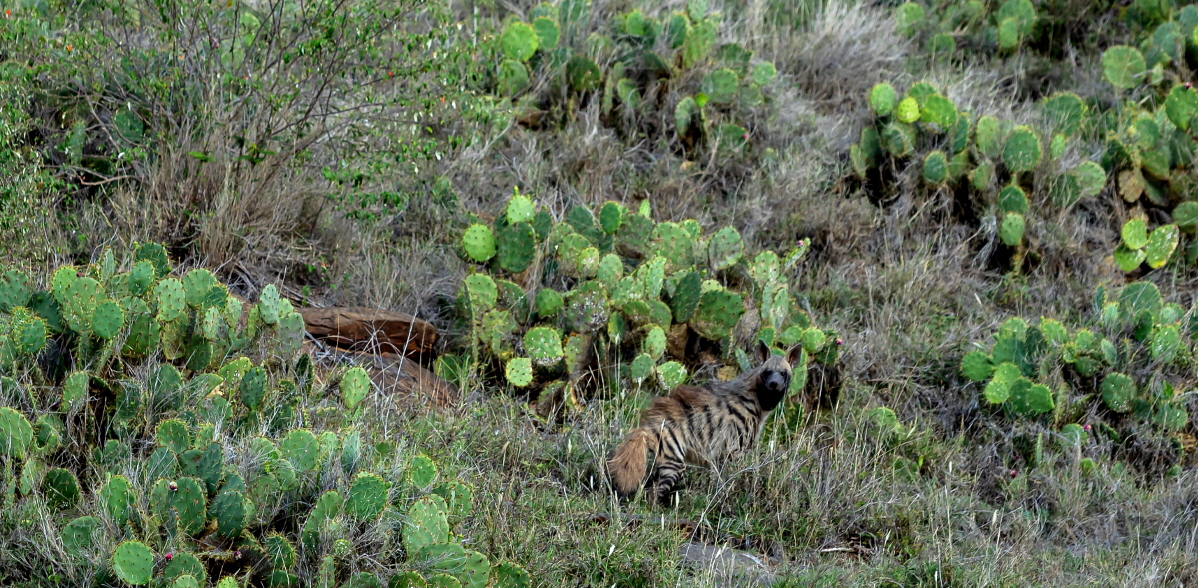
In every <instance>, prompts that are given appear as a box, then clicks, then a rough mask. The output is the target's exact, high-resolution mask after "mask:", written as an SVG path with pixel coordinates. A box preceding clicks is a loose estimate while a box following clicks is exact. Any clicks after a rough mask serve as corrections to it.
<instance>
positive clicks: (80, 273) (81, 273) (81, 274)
mask: <svg viewBox="0 0 1198 588" xmlns="http://www.w3.org/2000/svg"><path fill="white" fill-rule="evenodd" d="M75 277H76V278H82V277H83V272H75Z"/></svg>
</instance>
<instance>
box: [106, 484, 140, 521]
mask: <svg viewBox="0 0 1198 588" xmlns="http://www.w3.org/2000/svg"><path fill="white" fill-rule="evenodd" d="M100 500H101V501H102V502H103V504H104V510H105V512H107V513H108V516H109V517H110V518H112V520H113V522H115V523H116V524H117V526H124V524H125V522H126V521H128V520H129V509H130V508H133V507H134V505H135V504H136V501H137V497H136V496H134V494H133V486H132V485H130V484H129V480H128V478H126V477H125V476H119V475H118V476H113V477H112V478H110V479H109V480H108V482H107V483H106V484H104V486H102V487H101V488H100Z"/></svg>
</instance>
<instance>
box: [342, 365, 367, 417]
mask: <svg viewBox="0 0 1198 588" xmlns="http://www.w3.org/2000/svg"><path fill="white" fill-rule="evenodd" d="M369 392H370V376H369V375H367V373H366V370H364V369H362V368H360V367H354V368H350V369H349V371H347V372H345V375H344V376H342V377H341V400H342V402H344V403H345V408H348V409H350V410H353V409H354V408H356V407H357V406H358V404H360V403H361V402H362V400H364V399H365V398H366V395H367V394H368V393H369Z"/></svg>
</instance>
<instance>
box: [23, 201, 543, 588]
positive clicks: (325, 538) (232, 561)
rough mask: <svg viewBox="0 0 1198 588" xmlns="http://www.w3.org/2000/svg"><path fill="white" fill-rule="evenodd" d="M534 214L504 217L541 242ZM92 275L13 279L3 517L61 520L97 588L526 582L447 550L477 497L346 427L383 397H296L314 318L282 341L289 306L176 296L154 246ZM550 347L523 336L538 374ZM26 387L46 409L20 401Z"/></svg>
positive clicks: (106, 259) (360, 385)
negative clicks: (365, 553)
mask: <svg viewBox="0 0 1198 588" xmlns="http://www.w3.org/2000/svg"><path fill="white" fill-rule="evenodd" d="M523 204H524V206H523V208H521V203H520V202H518V201H517V202H516V203H515V204H514V205H513V206H512V207H511V211H510V213H511V214H510V217H511V218H512V220H514V221H516V223H524V224H525V225H531V224H532V223H535V221H536V218H535V217H536V214H534V212H535V211H533V209H532V205H531V202H530V201H526V202H524V203H523ZM530 221H531V222H530ZM501 248H502V247H501ZM530 255H531V254H530ZM98 259H99V261H97V263H96V264H94V265H91V266H87V267H64V268H60V269H58V270H56V271H55V272H53V274H52V275H50V276H47V278H48V279H46V283H45V284H44V285H43V284H42V283H41V281H40V280H39V278H38V277H37V276H34V275H32V274H28V273H25V272H22V271H19V270H15V269H7V268H0V350H3V354H2V355H0V357H3V359H4V361H3V362H0V378H3V384H2V386H3V388H4V390H5V392H6V395H5V397H4V398H3V399H2V400H0V404H9V406H2V405H0V466H3V470H0V471H3V473H0V485H2V486H3V489H4V491H3V493H2V494H3V501H4V507H5V508H19V507H22V506H23V505H21V504H18V503H20V502H24V501H30V502H29V505H28V506H30V507H33V508H39V509H47V510H49V511H50V512H53V513H55V515H56V517H55V519H56V520H58V521H59V524H60V527H59V533H60V534H61V538H62V546H63V547H64V550H65V551H64V552H65V554H66V555H67V556H68V557H71V558H73V562H72V565H75V566H78V567H80V568H81V569H88V568H90V569H91V571H92V573H93V580H94V583H96V584H98V585H116V584H118V583H119V584H122V585H133V586H143V585H154V586H180V587H182V586H195V587H197V588H198V587H201V586H211V585H216V586H238V585H241V584H240V583H242V582H244V583H245V585H253V586H300V585H313V584H315V583H316V582H317V580H319V579H321V578H323V579H326V580H337V581H341V584H340V585H353V586H383V585H395V583H396V582H399V581H400V580H401V579H403V578H407V579H409V580H411V582H415V584H414V585H425V584H426V581H425V579H424V576H428V577H429V580H432V579H433V578H436V577H443V578H444V579H448V580H452V581H453V582H457V583H458V584H460V585H462V586H478V587H482V586H485V585H487V583H488V582H489V581H490V579H491V578H492V577H503V578H505V579H508V580H505V581H511V582H515V584H513V585H520V584H519V582H520V581H521V579H524V580H527V573H526V572H524V571H523V569H522V568H520V567H519V566H518V565H516V564H513V563H508V562H505V563H501V564H497V565H494V566H492V563H491V562H490V561H489V560H488V559H487V557H485V556H483V555H482V554H479V553H477V552H474V551H470V550H467V549H465V548H464V547H463V546H462V544H461V543H460V542H459V538H458V537H457V536H456V535H453V534H451V533H450V531H451V529H452V528H453V525H456V524H459V523H460V522H461V521H462V520H464V519H465V518H466V517H468V516H469V515H470V512H471V508H472V504H471V503H472V501H473V496H474V490H473V487H471V486H470V485H469V484H466V483H464V482H462V481H459V480H456V479H452V478H451V477H448V476H445V475H444V474H441V473H439V472H438V469H437V467H436V464H434V463H433V462H432V460H430V459H429V458H427V457H424V456H422V455H415V456H413V457H412V459H411V460H410V462H409V467H408V468H407V470H406V471H398V472H397V471H395V469H394V468H393V467H391V464H392V463H393V461H394V460H393V457H394V456H393V453H391V452H385V451H384V450H382V449H379V448H380V447H381V446H382V444H375V443H374V442H372V441H371V439H370V438H369V437H370V436H369V435H368V434H366V433H364V432H363V431H361V430H359V429H358V428H357V427H356V426H353V423H354V422H355V420H356V419H358V418H360V414H361V411H360V410H356V409H358V408H359V407H360V406H361V404H362V402H363V400H364V398H365V397H366V395H367V393H368V392H369V390H370V386H371V383H370V378H369V375H368V374H367V372H366V371H365V370H363V369H362V368H356V367H355V368H350V369H348V370H347V371H345V372H344V373H343V374H341V376H340V378H339V379H336V380H334V381H333V382H332V383H331V384H329V385H327V386H326V388H328V389H320V388H319V387H314V386H311V385H310V384H309V385H307V386H301V385H298V384H297V383H296V382H297V380H301V379H302V380H308V381H310V380H311V376H312V374H311V371H312V365H311V361H312V360H311V359H310V358H309V357H308V356H307V355H301V356H300V357H299V359H295V355H296V352H297V351H298V348H299V347H298V344H296V342H298V341H299V339H300V337H302V334H303V322H302V318H301V319H299V325H298V331H297V330H294V329H295V326H294V325H292V326H288V323H289V321H292V320H294V318H298V314H297V313H296V312H295V310H294V308H292V306H291V304H290V302H288V301H287V300H285V299H283V298H282V297H281V296H280V295H279V292H278V290H277V288H275V287H274V286H267V287H265V288H263V291H262V293H261V295H260V296H259V299H258V301H257V302H256V303H254V304H252V305H248V306H249V308H248V309H247V310H246V311H245V312H243V306H242V303H241V302H240V301H239V300H237V299H235V298H233V297H231V296H230V295H229V294H228V291H227V290H226V288H225V286H224V285H222V284H221V283H220V282H219V281H218V280H217V279H216V277H215V276H214V275H213V274H212V273H210V272H208V271H206V270H202V269H193V270H191V271H189V272H186V273H185V274H183V275H182V276H180V277H172V275H173V274H172V268H171V266H170V261H169V258H168V257H167V255H166V252H165V250H164V249H163V248H162V247H161V246H158V245H153V244H146V245H140V246H137V247H136V248H135V249H134V250H133V251H132V252H131V253H130V255H129V256H128V259H121V258H120V256H119V255H117V254H116V253H114V252H113V251H111V250H106V251H104V252H103V253H102V254H101V255H100V256H99V258H98ZM118 260H119V261H118ZM513 287H514V284H512V283H511V282H503V281H501V282H500V284H499V286H498V287H495V286H494V284H492V288H491V290H489V291H483V290H482V289H478V288H476V289H475V290H473V292H474V293H475V295H476V298H475V299H476V301H478V302H485V303H486V304H489V305H490V306H491V307H495V306H497V305H499V304H503V305H504V306H505V308H506V309H512V310H508V312H509V314H512V315H516V314H519V315H520V316H526V315H530V314H531V313H533V312H534V305H533V304H532V303H531V301H526V302H524V303H523V304H522V305H521V302H520V301H518V300H516V299H515V298H513V296H514V294H515V293H514V292H513V291H512V288H513ZM39 288H44V289H39ZM519 294H520V296H523V291H520V293H519ZM517 308H519V309H520V310H515V309H517ZM511 323H512V324H515V319H514V318H512V319H511ZM497 324H498V323H497ZM496 328H497V329H500V330H502V329H501V327H499V326H497V327H496ZM288 329H292V330H288ZM504 332H509V331H504ZM511 332H512V334H513V336H515V333H514V331H511ZM556 334H557V332H556V331H550V330H545V331H538V332H535V333H531V334H530V335H529V337H528V338H529V341H530V347H532V348H535V349H539V350H540V351H539V352H538V355H536V357H537V358H538V361H540V362H546V361H550V360H552V359H553V358H554V356H555V355H556V356H558V358H559V359H558V361H559V363H560V356H563V355H565V354H566V351H565V350H564V349H563V345H562V341H561V340H560V339H554V338H553V336H554V335H556ZM51 336H53V337H55V338H56V339H57V341H58V342H63V341H65V342H66V343H67V345H66V348H67V349H68V353H67V354H66V358H64V359H62V360H61V361H64V362H68V361H69V363H64V365H61V366H53V365H51V364H50V363H49V362H52V361H56V358H47V357H43V355H45V354H43V353H42V352H43V350H44V348H45V346H46V342H47V340H48V339H49V338H50V337H51ZM293 340H294V341H293ZM507 343H508V342H507V341H496V344H497V345H505V344H507ZM538 345H540V346H541V347H537V346H538ZM197 358H199V359H197ZM251 358H254V359H251ZM68 366H69V369H67V368H68ZM16 378H20V379H21V380H22V382H23V383H24V384H25V385H27V386H29V387H30V388H31V389H32V387H34V386H36V387H37V389H38V390H39V392H38V393H37V394H36V395H30V394H13V393H9V392H10V390H11V389H12V388H16V385H15V382H16ZM313 388H316V389H313ZM337 388H339V392H340V394H337V392H338V390H337ZM346 409H348V410H346ZM68 423H69V424H70V426H69V427H68V426H67V424H68ZM422 509H423V510H422ZM422 517H432V519H433V520H434V523H431V524H432V525H433V527H432V531H431V532H425V533H424V534H421V533H420V532H415V530H417V529H428V528H429V527H428V525H427V524H424V523H421V524H419V525H417V526H416V527H413V526H412V525H409V524H407V523H408V522H409V521H420V520H423V519H422ZM368 525H369V526H374V527H377V528H378V529H379V531H378V532H371V533H370V534H369V536H370V537H371V538H369V539H367V538H366V537H367V535H363V534H362V533H360V532H359V531H358V529H359V528H363V527H365V526H368ZM421 525H423V526H421ZM379 540H382V541H384V542H386V543H387V544H388V546H389V547H388V549H385V550H383V551H382V552H380V554H379V555H378V556H376V557H374V558H372V563H371V566H370V569H369V571H367V570H362V569H356V568H355V567H354V566H355V565H356V564H354V563H353V562H354V558H352V557H349V556H350V555H352V554H354V553H356V552H358V551H359V550H362V549H366V548H367V547H366V546H365V544H362V543H361V542H362V541H369V542H371V543H370V545H371V547H369V548H371V549H373V548H375V547H377V546H376V545H375V544H374V543H373V542H375V541H379ZM391 554H393V555H391ZM513 578H514V579H513ZM448 580H446V581H448ZM335 585H337V584H335Z"/></svg>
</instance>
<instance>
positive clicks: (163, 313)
mask: <svg viewBox="0 0 1198 588" xmlns="http://www.w3.org/2000/svg"><path fill="white" fill-rule="evenodd" d="M154 296H155V298H156V299H157V301H158V315H157V318H158V321H159V322H163V323H169V322H172V321H176V320H178V319H180V318H182V317H183V313H184V311H185V310H186V308H187V294H186V292H184V290H183V283H182V282H180V281H179V280H176V279H174V278H169V279H166V280H162V281H161V282H158V285H157V286H155V287H154Z"/></svg>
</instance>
